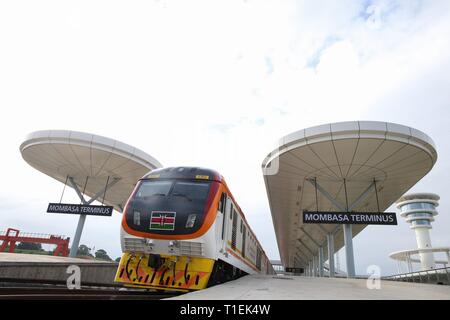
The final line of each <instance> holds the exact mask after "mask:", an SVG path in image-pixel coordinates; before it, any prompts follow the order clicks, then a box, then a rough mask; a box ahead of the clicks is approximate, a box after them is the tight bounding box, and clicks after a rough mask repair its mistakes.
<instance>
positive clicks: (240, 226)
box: [239, 220, 242, 233]
mask: <svg viewBox="0 0 450 320" xmlns="http://www.w3.org/2000/svg"><path fill="white" fill-rule="evenodd" d="M239 229H240V231H241V233H242V220H241V226H240V227H239Z"/></svg>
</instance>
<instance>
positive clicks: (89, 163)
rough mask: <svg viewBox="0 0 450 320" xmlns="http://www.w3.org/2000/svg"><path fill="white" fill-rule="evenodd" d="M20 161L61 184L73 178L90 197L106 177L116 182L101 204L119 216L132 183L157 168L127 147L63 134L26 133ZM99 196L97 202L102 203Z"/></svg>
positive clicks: (82, 135)
mask: <svg viewBox="0 0 450 320" xmlns="http://www.w3.org/2000/svg"><path fill="white" fill-rule="evenodd" d="M20 152H21V153H22V157H23V158H24V160H25V161H26V162H27V163H28V164H29V165H31V166H32V167H33V168H35V169H37V170H39V171H41V172H43V173H45V174H47V175H49V176H50V177H52V178H54V179H56V180H58V181H60V182H62V183H64V182H65V181H66V178H67V176H70V177H72V178H73V180H74V182H75V183H76V185H77V186H78V188H79V189H80V190H83V189H84V186H85V184H86V177H89V178H88V182H87V185H86V190H85V194H86V195H88V196H89V197H93V196H94V195H95V194H96V193H97V192H99V191H101V190H102V189H103V188H104V187H105V185H106V182H107V180H108V176H109V177H110V178H109V179H110V180H109V181H110V182H111V181H112V180H113V179H120V180H119V181H118V182H117V183H116V184H115V185H114V186H112V187H111V189H109V190H107V192H106V197H105V199H104V203H105V204H107V205H111V206H114V209H116V210H117V211H119V212H122V209H123V207H124V205H125V202H126V201H127V199H128V197H129V196H130V194H131V192H132V191H133V188H134V186H135V185H136V182H137V181H138V180H139V179H140V178H141V177H142V176H143V175H144V174H146V173H148V172H149V171H150V170H153V169H156V168H160V167H161V164H160V163H159V162H158V161H157V160H156V159H155V158H153V157H152V156H150V155H148V154H146V153H145V152H143V151H141V150H139V149H137V148H134V147H132V146H130V145H127V144H125V143H122V142H120V141H117V140H113V139H109V138H106V137H102V136H98V135H94V134H89V133H83V132H77V131H65V130H48V131H36V132H33V133H30V134H29V135H28V136H27V138H26V140H25V141H24V142H23V143H22V144H21V146H20ZM102 197H103V195H102V196H100V197H99V199H98V200H99V201H103V199H102Z"/></svg>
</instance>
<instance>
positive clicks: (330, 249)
mask: <svg viewBox="0 0 450 320" xmlns="http://www.w3.org/2000/svg"><path fill="white" fill-rule="evenodd" d="M327 248H328V269H329V273H330V274H329V276H330V278H334V234H333V233H329V234H327Z"/></svg>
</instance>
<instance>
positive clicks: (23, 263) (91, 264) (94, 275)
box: [0, 252, 118, 286]
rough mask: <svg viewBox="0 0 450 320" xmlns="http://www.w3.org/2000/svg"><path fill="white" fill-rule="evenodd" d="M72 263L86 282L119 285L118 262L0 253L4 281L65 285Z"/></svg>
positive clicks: (82, 281)
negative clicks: (116, 276)
mask: <svg viewBox="0 0 450 320" xmlns="http://www.w3.org/2000/svg"><path fill="white" fill-rule="evenodd" d="M71 265H76V266H78V267H80V271H81V284H82V285H90V286H117V283H115V282H114V276H115V273H116V271H117V266H118V263H117V262H108V261H99V260H91V259H80V258H69V257H58V256H48V255H39V254H21V253H3V252H0V282H14V281H17V282H30V283H33V282H39V283H49V284H58V283H59V284H65V283H66V281H67V278H68V277H69V276H70V274H68V273H67V268H68V267H69V266H71Z"/></svg>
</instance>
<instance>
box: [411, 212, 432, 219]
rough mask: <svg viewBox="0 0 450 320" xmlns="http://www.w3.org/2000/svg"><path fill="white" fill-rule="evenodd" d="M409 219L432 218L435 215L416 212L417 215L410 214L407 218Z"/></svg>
mask: <svg viewBox="0 0 450 320" xmlns="http://www.w3.org/2000/svg"><path fill="white" fill-rule="evenodd" d="M406 217H407V218H418V219H419V218H425V219H428V218H432V217H433V215H432V214H431V213H427V212H415V213H410V214H408V215H407V216H406Z"/></svg>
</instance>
